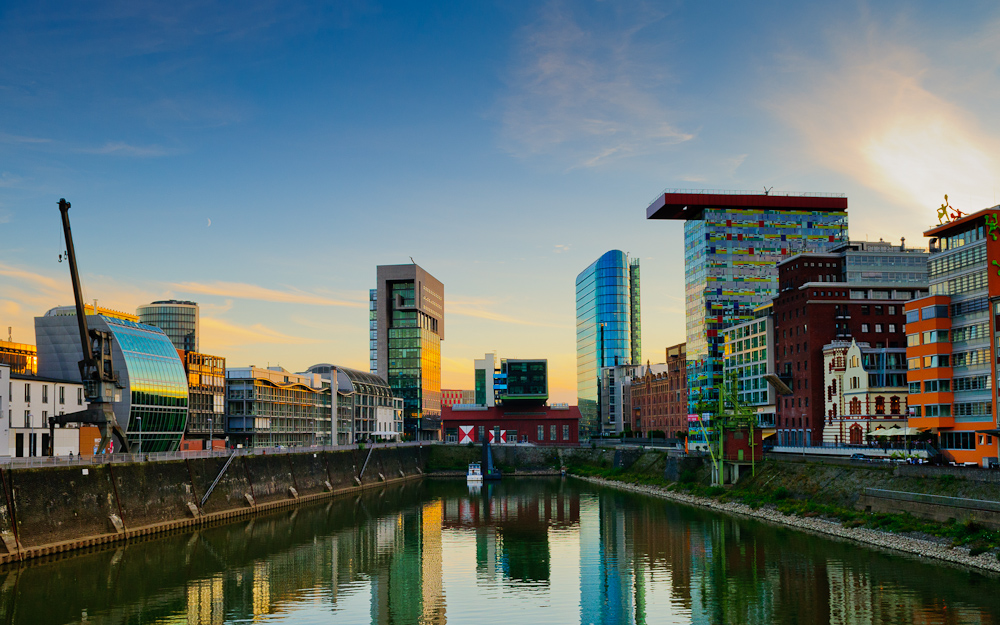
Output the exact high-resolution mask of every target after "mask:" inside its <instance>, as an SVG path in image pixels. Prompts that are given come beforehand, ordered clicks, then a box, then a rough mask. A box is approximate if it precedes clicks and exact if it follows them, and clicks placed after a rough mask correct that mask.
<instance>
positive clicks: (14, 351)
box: [0, 341, 38, 375]
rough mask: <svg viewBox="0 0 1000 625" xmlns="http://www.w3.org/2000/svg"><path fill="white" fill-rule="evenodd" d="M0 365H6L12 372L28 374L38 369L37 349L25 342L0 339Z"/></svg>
mask: <svg viewBox="0 0 1000 625" xmlns="http://www.w3.org/2000/svg"><path fill="white" fill-rule="evenodd" d="M0 365H7V366H8V367H10V370H11V372H12V373H20V374H27V375H30V374H32V373H35V371H37V369H38V350H37V349H36V348H35V346H34V345H28V344H26V343H15V342H13V341H0Z"/></svg>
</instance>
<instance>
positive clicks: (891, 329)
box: [889, 323, 896, 334]
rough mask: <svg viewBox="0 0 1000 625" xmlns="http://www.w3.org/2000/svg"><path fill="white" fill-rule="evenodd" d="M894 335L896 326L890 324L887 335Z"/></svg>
mask: <svg viewBox="0 0 1000 625" xmlns="http://www.w3.org/2000/svg"><path fill="white" fill-rule="evenodd" d="M895 333H896V324H895V323H890V324H889V334H895Z"/></svg>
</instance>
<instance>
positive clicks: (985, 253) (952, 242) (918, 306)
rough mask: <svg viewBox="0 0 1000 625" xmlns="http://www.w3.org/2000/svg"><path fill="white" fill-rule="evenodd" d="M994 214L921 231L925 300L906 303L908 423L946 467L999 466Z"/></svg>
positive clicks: (999, 251) (998, 245)
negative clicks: (925, 252) (927, 437)
mask: <svg viewBox="0 0 1000 625" xmlns="http://www.w3.org/2000/svg"><path fill="white" fill-rule="evenodd" d="M998 215H1000V206H994V207H993V208H990V209H986V210H981V211H978V212H976V213H974V214H971V215H966V216H961V215H955V216H953V217H952V221H944V218H939V221H943V223H940V224H939V225H937V226H934V227H932V228H930V229H929V230H927V231H926V232H924V236H925V237H928V238H929V239H930V259H929V260H928V270H929V271H928V273H929V276H930V277H929V280H930V287H929V295H928V296H927V297H924V298H922V299H918V300H915V301H911V302H907V303H906V357H907V367H908V375H907V379H908V384H909V393H910V395H909V419H908V424H909V426H910V427H912V428H917V429H920V430H922V431H925V432H929V433H931V434H934V435H935V436H936V437H937V444H938V447H939V448H940V449H941V453H942V455H943V456H944V458H945V460H947V461H948V462H957V463H975V464H979V465H983V466H990V465H993V464H995V463H997V458H998V446H997V437H998V435H1000V432H998V430H997V407H996V400H995V399H994V396H995V395H994V391H993V387H994V385H995V384H994V380H996V379H997V377H996V376H997V370H996V369H997V360H998V358H997V356H996V355H997V354H1000V351H998V350H1000V337H998V334H997V332H998V329H1000V276H998V275H997V267H996V264H997V263H1000V240H998V239H1000V227H998V225H997V224H998V221H997V218H998ZM955 217H957V218H955Z"/></svg>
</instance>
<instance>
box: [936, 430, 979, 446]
mask: <svg viewBox="0 0 1000 625" xmlns="http://www.w3.org/2000/svg"><path fill="white" fill-rule="evenodd" d="M941 447H942V448H944V449H975V448H976V433H975V432H943V433H942V434H941Z"/></svg>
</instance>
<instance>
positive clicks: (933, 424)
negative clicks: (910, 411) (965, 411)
mask: <svg viewBox="0 0 1000 625" xmlns="http://www.w3.org/2000/svg"><path fill="white" fill-rule="evenodd" d="M906 425H907V426H908V427H911V428H952V427H955V417H909V418H908V419H907V420H906Z"/></svg>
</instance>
